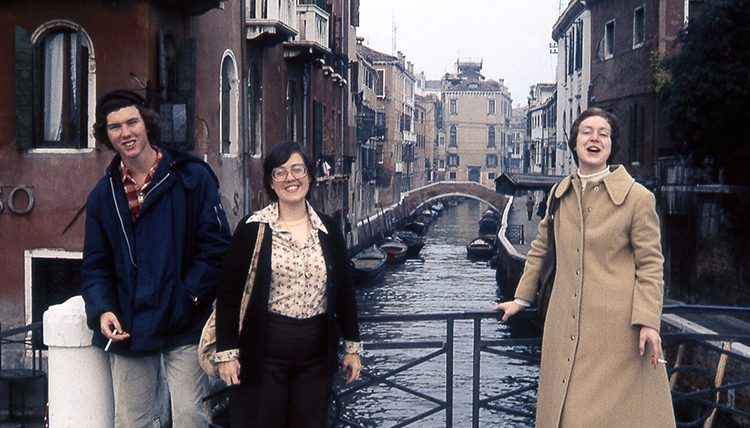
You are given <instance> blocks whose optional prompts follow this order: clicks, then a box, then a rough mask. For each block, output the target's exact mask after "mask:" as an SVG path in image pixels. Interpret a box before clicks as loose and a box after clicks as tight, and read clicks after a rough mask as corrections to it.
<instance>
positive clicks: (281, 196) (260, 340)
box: [216, 142, 362, 428]
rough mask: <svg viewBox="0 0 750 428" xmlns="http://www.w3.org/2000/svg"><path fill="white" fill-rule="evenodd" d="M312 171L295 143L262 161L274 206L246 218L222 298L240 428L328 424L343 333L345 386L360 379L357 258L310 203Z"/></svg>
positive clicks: (225, 360) (222, 351)
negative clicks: (248, 285) (353, 267)
mask: <svg viewBox="0 0 750 428" xmlns="http://www.w3.org/2000/svg"><path fill="white" fill-rule="evenodd" d="M313 168H314V165H313V163H312V161H311V160H310V158H309V157H308V155H307V153H306V152H305V149H304V148H303V147H302V146H300V145H299V144H298V143H295V142H283V143H280V144H278V145H276V146H275V147H274V148H272V149H271V151H270V152H269V153H268V155H267V156H266V158H265V160H264V162H263V184H264V187H265V190H266V192H267V193H268V196H269V197H270V198H271V200H272V201H273V202H272V203H271V204H270V205H268V206H267V207H265V208H263V209H262V210H260V211H257V212H255V213H253V214H251V215H249V216H247V217H245V218H243V219H242V220H240V222H239V224H238V226H237V228H236V230H235V232H234V235H233V236H232V240H231V242H230V244H229V249H228V250H227V254H226V260H225V263H224V268H223V272H222V278H221V283H220V286H219V291H218V297H217V300H216V335H217V347H218V351H219V352H218V353H217V358H216V361H217V362H218V365H219V372H220V375H221V379H222V380H223V381H224V382H226V384H227V385H229V386H230V392H229V403H230V405H229V413H230V424H231V426H233V427H262V428H272V427H273V428H275V427H279V428H282V427H288V428H305V427H310V428H313V427H314V428H324V427H325V426H326V423H327V415H328V404H329V399H330V391H331V385H332V382H333V374H334V372H335V371H336V368H337V365H338V352H337V351H338V345H339V337H340V336H343V339H344V347H345V349H344V358H343V362H342V365H341V368H342V370H343V371H344V372H345V373H346V376H347V384H348V383H351V382H353V381H355V380H357V379H358V378H359V371H360V368H361V366H362V363H361V361H360V357H359V353H360V352H361V350H362V343H361V342H360V338H359V327H358V324H357V308H356V301H355V297H354V291H353V287H352V280H351V272H350V266H349V258H348V256H347V254H348V253H347V248H346V242H345V240H344V237H343V235H342V233H341V230H340V229H339V227H338V226H337V225H336V223H335V222H334V221H333V219H332V218H331V217H330V216H328V215H326V214H323V213H320V212H318V211H316V210H315V209H314V208H313V207H312V206H311V205H310V204H309V203H308V202H307V199H308V198H309V195H310V189H311V187H312V185H313V184H314V183H315V174H314V170H313ZM261 224H264V225H265V233H264V235H263V240H262V244H261V247H260V253H259V255H258V268H257V271H256V276H255V282H254V284H253V289H252V294H251V297H250V302H249V304H248V307H247V308H246V315H245V317H244V320H243V326H242V334H241V335H238V329H239V314H240V301H241V299H242V293H243V290H244V288H245V281H246V279H247V276H248V269H249V266H250V262H251V258H252V254H253V250H254V247H255V242H256V238H257V236H258V231H259V227H260V225H261Z"/></svg>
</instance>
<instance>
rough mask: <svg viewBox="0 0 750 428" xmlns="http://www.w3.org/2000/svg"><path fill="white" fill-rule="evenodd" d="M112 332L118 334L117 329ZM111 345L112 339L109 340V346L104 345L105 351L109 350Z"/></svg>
mask: <svg viewBox="0 0 750 428" xmlns="http://www.w3.org/2000/svg"><path fill="white" fill-rule="evenodd" d="M112 334H117V329H114V330H112ZM110 345H112V339H109V340H108V341H107V346H105V347H104V352H107V351H109V347H110Z"/></svg>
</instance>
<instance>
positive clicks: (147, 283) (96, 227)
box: [81, 146, 231, 355]
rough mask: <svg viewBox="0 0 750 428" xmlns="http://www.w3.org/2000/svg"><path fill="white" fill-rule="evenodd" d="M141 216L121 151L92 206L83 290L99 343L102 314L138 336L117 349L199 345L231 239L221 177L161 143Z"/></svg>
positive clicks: (99, 185) (124, 351) (115, 346)
mask: <svg viewBox="0 0 750 428" xmlns="http://www.w3.org/2000/svg"><path fill="white" fill-rule="evenodd" d="M159 148H160V149H161V150H162V153H163V155H164V156H163V158H162V160H161V161H160V162H159V166H158V167H157V169H156V172H155V174H154V177H153V180H152V181H151V185H150V186H149V189H148V192H147V194H146V197H145V199H144V202H143V205H142V207H141V211H140V214H139V216H138V218H137V219H136V221H135V222H134V221H133V220H132V217H131V215H130V211H129V209H128V202H127V196H126V194H125V190H124V187H123V184H122V179H121V176H120V173H119V165H120V156H119V155H116V156H115V157H114V159H113V160H112V163H111V164H110V166H109V167H108V168H107V172H106V174H105V176H104V177H103V178H102V179H101V180H100V181H99V183H97V185H96V187H95V188H94V190H92V191H91V193H90V194H89V197H88V202H87V205H86V237H85V240H84V245H83V268H82V289H81V292H82V294H83V298H84V300H85V301H86V315H87V319H88V325H89V327H90V328H91V329H92V330H93V331H94V340H93V341H94V344H95V345H98V346H103V345H104V344H105V343H106V339H105V337H104V336H103V335H102V334H101V332H100V323H99V318H100V316H101V314H103V313H104V312H107V311H111V312H113V313H114V314H115V315H117V317H118V319H119V320H120V323H121V324H122V327H123V328H124V329H125V331H126V332H128V333H130V335H131V337H130V339H128V340H125V341H123V342H116V343H113V344H112V347H111V348H110V351H112V352H115V353H119V354H135V355H137V354H138V353H147V352H150V351H157V350H159V349H161V348H164V347H171V346H182V345H188V344H197V343H198V340H199V338H200V333H201V329H202V328H203V325H204V323H205V322H206V320H207V319H208V316H209V315H210V313H211V309H212V308H211V305H212V303H213V300H214V298H215V296H216V289H217V286H218V283H219V277H220V274H221V266H222V263H223V261H224V253H225V252H226V249H227V246H228V244H229V239H230V237H231V231H230V230H229V224H228V222H227V218H226V214H225V213H224V209H223V208H222V206H221V199H220V196H219V192H218V188H219V182H218V179H217V177H216V175H215V174H214V173H213V171H212V170H211V167H210V166H208V164H206V163H205V162H203V161H202V160H200V159H199V158H197V157H195V156H191V155H189V154H186V153H183V152H180V151H178V150H174V149H170V148H168V147H164V146H160V147H159Z"/></svg>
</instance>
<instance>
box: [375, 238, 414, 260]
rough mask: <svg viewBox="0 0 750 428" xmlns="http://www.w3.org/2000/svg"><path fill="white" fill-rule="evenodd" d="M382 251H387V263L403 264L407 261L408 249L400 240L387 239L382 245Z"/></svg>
mask: <svg viewBox="0 0 750 428" xmlns="http://www.w3.org/2000/svg"><path fill="white" fill-rule="evenodd" d="M380 249H381V250H383V251H385V262H386V263H402V262H403V261H405V260H406V250H407V249H408V247H407V245H406V244H404V242H403V241H402V240H400V239H398V238H386V240H385V242H383V243H382V244H380Z"/></svg>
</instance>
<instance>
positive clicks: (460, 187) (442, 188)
mask: <svg viewBox="0 0 750 428" xmlns="http://www.w3.org/2000/svg"><path fill="white" fill-rule="evenodd" d="M450 196H461V197H465V198H472V199H476V200H478V201H481V202H484V203H486V204H488V205H490V206H492V207H493V208H494V209H495V210H496V211H497V212H498V213H502V212H503V209H505V204H506V203H507V201H508V198H507V197H506V196H505V195H501V194H500V193H497V192H495V190H494V189H492V188H490V187H486V186H482V185H481V184H479V183H475V182H473V181H440V182H437V183H433V184H429V185H427V186H424V187H420V188H418V189H414V190H411V191H409V192H405V193H403V194H402V198H401V205H402V206H403V207H404V208H405V209H406V210H408V212H409V214H410V215H413V214H414V213H416V212H418V211H419V210H420V209H421V208H423V207H424V206H425V205H428V204H430V203H431V202H434V201H436V200H438V199H443V198H447V197H450Z"/></svg>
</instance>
